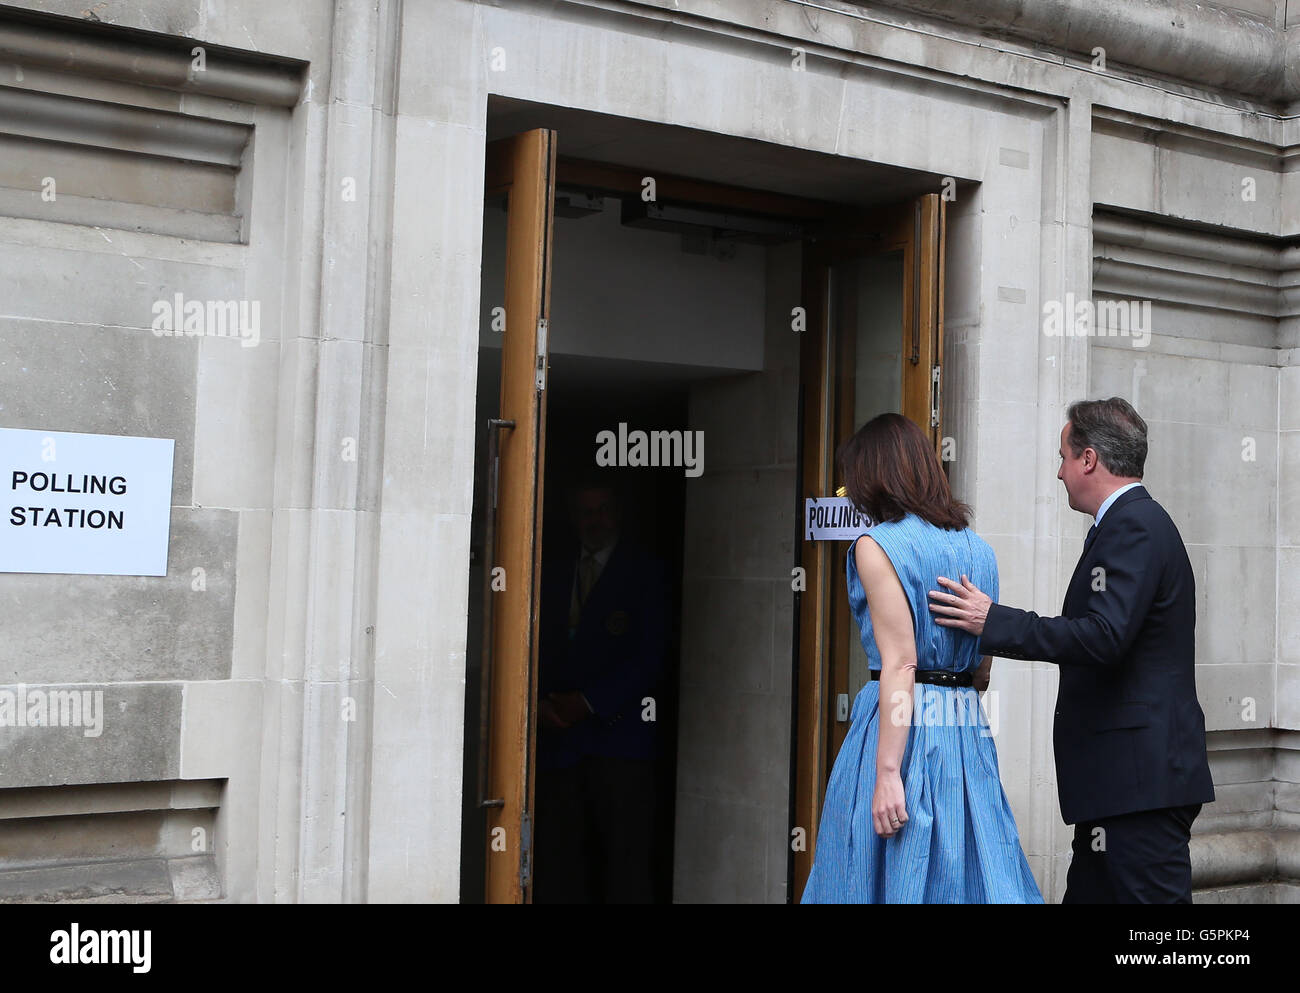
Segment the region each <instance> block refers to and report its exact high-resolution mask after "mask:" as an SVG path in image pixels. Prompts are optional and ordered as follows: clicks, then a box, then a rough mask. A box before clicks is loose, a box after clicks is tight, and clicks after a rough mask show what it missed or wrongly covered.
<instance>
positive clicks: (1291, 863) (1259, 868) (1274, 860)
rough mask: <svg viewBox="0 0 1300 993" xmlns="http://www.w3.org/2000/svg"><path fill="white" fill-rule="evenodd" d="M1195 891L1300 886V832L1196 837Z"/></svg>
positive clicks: (1238, 832) (1192, 841)
mask: <svg viewBox="0 0 1300 993" xmlns="http://www.w3.org/2000/svg"><path fill="white" fill-rule="evenodd" d="M1191 853H1192V886H1193V888H1194V889H1197V890H1202V889H1210V888H1222V887H1230V886H1239V885H1246V886H1258V885H1263V884H1266V883H1272V882H1275V881H1277V882H1282V883H1287V884H1290V883H1292V882H1294V883H1297V884H1300V872H1298V871H1297V869H1298V868H1300V831H1287V830H1278V829H1269V830H1262V831H1231V832H1223V833H1216V834H1200V835H1193V836H1192V840H1191Z"/></svg>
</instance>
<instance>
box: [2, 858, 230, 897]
mask: <svg viewBox="0 0 1300 993" xmlns="http://www.w3.org/2000/svg"><path fill="white" fill-rule="evenodd" d="M220 895H221V882H220V878H219V876H218V875H217V868H216V863H215V861H214V860H213V858H212V856H211V855H196V856H191V857H188V858H177V859H164V858H155V859H132V860H127V861H119V862H90V863H79V864H75V865H56V866H43V867H41V868H38V869H18V870H13V871H10V872H0V904H5V903H175V902H182V901H183V902H190V901H199V900H214V899H217V898H219V897H220Z"/></svg>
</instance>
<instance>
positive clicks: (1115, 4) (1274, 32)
mask: <svg viewBox="0 0 1300 993" xmlns="http://www.w3.org/2000/svg"><path fill="white" fill-rule="evenodd" d="M860 5H861V6H864V7H871V6H876V7H881V8H886V9H888V8H892V9H894V10H900V11H907V12H909V13H913V14H921V15H924V16H926V17H931V18H934V19H935V20H940V21H947V22H949V23H952V24H959V25H962V26H963V27H967V28H971V29H974V30H976V31H979V32H981V33H984V34H990V35H994V36H1000V37H1011V38H1020V39H1024V40H1026V41H1031V42H1036V43H1039V44H1044V45H1050V46H1052V47H1054V48H1058V49H1061V50H1063V51H1066V52H1072V53H1077V54H1078V55H1080V56H1087V57H1089V58H1091V56H1092V51H1093V49H1095V48H1102V49H1105V52H1106V61H1107V62H1108V63H1110V64H1116V65H1126V66H1133V67H1135V68H1138V69H1143V70H1147V71H1149V72H1153V73H1157V74H1159V75H1162V76H1170V77H1173V78H1174V79H1180V80H1186V81H1190V82H1193V83H1195V84H1197V85H1199V86H1207V87H1212V88H1223V89H1226V90H1231V91H1233V92H1236V93H1240V94H1243V95H1246V96H1250V97H1256V98H1260V99H1264V100H1267V101H1270V102H1279V101H1289V100H1295V99H1297V98H1300V72H1298V71H1297V70H1296V67H1295V66H1294V65H1293V64H1289V63H1290V62H1292V61H1293V60H1294V58H1295V54H1296V47H1297V32H1296V30H1295V29H1292V30H1290V31H1287V30H1283V29H1280V28H1277V27H1275V26H1274V25H1273V24H1271V23H1268V22H1266V21H1264V20H1261V19H1259V18H1256V17H1251V16H1250V15H1249V14H1247V13H1245V12H1244V11H1233V10H1226V9H1223V8H1218V7H1211V6H1208V5H1204V4H1198V3H1174V4H1170V3H1137V2H1134V0H1033V2H1032V3H1026V2H1025V0H981V2H980V3H953V2H952V0H879V2H876V3H861V4H860Z"/></svg>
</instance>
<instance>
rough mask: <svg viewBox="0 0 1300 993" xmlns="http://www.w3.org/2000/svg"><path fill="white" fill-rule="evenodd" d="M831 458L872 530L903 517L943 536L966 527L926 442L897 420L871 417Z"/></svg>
mask: <svg viewBox="0 0 1300 993" xmlns="http://www.w3.org/2000/svg"><path fill="white" fill-rule="evenodd" d="M835 458H836V461H837V462H838V463H839V467H840V472H841V473H842V474H843V476H844V483H845V489H846V490H847V493H848V497H849V499H850V500H851V501H852V502H853V505H854V506H855V507H857V508H858V510H860V511H862V512H863V513H865V514H866V515H867V516H868V517H870V518H871V520H872V523H874V524H880V523H883V522H884V521H900V520H902V519H903V515H904V514H907V513H913V514H915V515H916V516H917V517H919V518H921V519H922V520H924V521H929V522H930V523H931V524H933V525H934V526H935V527H939V528H944V529H945V530H948V531H958V530H960V529H962V528H964V527H966V526H967V525H968V523H969V521H970V513H971V510H970V507H968V506H966V504H964V503H962V502H961V501H959V500H955V499H954V498H953V495H952V489H951V488H950V487H949V486H948V477H947V476H945V475H944V474H943V466H942V465H940V463H939V456H937V455H936V454H935V452H934V448H933V447H932V446H931V444H930V440H929V439H928V438H926V436H925V433H924V432H923V431H922V430H921V429H920V428H919V427H917V426H916V425H915V424H914V423H913V422H912V421H909V420H908V419H907V418H906V417H904V416H903V415H902V414H881V415H880V416H879V417H873V418H872V419H871V420H869V421H867V423H866V424H864V425H862V427H860V428H858V431H857V433H856V434H855V435H854V436H853V437H852V438H849V439H848V440H847V441H845V442H844V444H842V445H840V447H839V450H838V451H837V452H836V453H835Z"/></svg>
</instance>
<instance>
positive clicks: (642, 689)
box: [534, 484, 669, 903]
mask: <svg viewBox="0 0 1300 993" xmlns="http://www.w3.org/2000/svg"><path fill="white" fill-rule="evenodd" d="M569 509H570V514H571V518H572V521H573V524H574V526H575V528H576V530H577V531H578V535H579V543H578V547H576V548H574V549H572V550H570V551H569V552H568V553H567V554H564V555H561V556H558V557H556V558H555V559H553V560H551V561H550V562H548V563H547V564H546V566H544V567H543V576H542V612H541V645H540V660H539V672H538V718H539V721H538V725H539V726H538V738H537V744H538V755H537V769H538V773H537V775H538V782H537V802H536V806H537V828H536V846H535V851H536V871H537V882H536V889H535V891H534V901H535V902H543V903H545V902H595V903H643V902H651V901H652V899H653V896H654V893H653V889H654V887H653V856H654V833H653V828H654V816H655V799H656V798H655V789H656V784H655V758H656V754H657V751H658V734H657V728H658V722H657V717H658V709H657V704H658V701H657V700H656V699H655V696H656V694H657V693H658V689H659V681H660V679H661V677H662V675H663V671H664V664H665V657H666V654H667V650H668V627H669V603H668V583H667V580H666V574H665V567H664V563H663V562H662V561H661V560H659V559H657V558H654V557H653V556H651V555H650V554H649V553H648V552H647V551H645V550H644V549H643V548H641V547H640V546H639V545H637V544H636V543H635V542H633V541H632V540H631V539H630V538H628V537H626V536H624V535H623V534H622V527H621V525H622V520H621V510H620V506H619V502H618V498H617V494H616V493H615V492H614V490H613V489H612V488H610V487H609V486H604V485H599V484H584V485H581V486H579V487H577V488H575V489H574V490H573V491H572V492H571V493H570V498H569Z"/></svg>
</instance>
